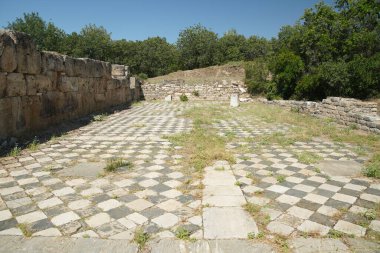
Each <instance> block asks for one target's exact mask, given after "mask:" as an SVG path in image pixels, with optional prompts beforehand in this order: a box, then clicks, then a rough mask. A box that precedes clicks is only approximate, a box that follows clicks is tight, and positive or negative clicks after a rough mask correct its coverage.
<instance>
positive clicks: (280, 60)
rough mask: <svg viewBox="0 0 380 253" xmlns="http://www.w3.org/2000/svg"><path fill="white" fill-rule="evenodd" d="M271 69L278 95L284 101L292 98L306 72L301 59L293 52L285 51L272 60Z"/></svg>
mask: <svg viewBox="0 0 380 253" xmlns="http://www.w3.org/2000/svg"><path fill="white" fill-rule="evenodd" d="M271 68H272V70H273V73H274V74H275V78H274V80H275V83H276V85H277V91H278V93H279V94H280V95H281V96H282V97H283V98H284V99H288V98H290V97H291V96H292V95H293V94H294V90H295V87H296V84H297V82H298V80H299V79H300V78H301V76H302V74H303V72H304V68H305V67H304V63H303V62H302V59H301V57H299V56H298V55H296V54H294V53H293V52H291V51H283V52H281V53H279V54H278V56H277V57H275V58H273V59H272V61H271Z"/></svg>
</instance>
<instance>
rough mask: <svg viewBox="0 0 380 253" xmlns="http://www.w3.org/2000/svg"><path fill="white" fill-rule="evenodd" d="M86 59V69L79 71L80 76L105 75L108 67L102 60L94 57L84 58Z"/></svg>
mask: <svg viewBox="0 0 380 253" xmlns="http://www.w3.org/2000/svg"><path fill="white" fill-rule="evenodd" d="M81 60H83V61H84V63H85V66H84V71H83V73H78V76H82V77H103V76H104V73H105V70H104V68H105V67H106V66H105V65H104V64H103V62H102V61H97V60H93V59H88V58H83V59H81Z"/></svg>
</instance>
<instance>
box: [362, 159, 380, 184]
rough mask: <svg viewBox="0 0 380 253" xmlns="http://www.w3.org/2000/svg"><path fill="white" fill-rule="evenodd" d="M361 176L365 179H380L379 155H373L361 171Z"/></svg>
mask: <svg viewBox="0 0 380 253" xmlns="http://www.w3.org/2000/svg"><path fill="white" fill-rule="evenodd" d="M363 174H364V175H365V176H367V177H374V178H380V153H377V154H375V155H373V157H372V158H371V160H370V161H369V163H368V164H367V165H366V167H365V168H364V169H363Z"/></svg>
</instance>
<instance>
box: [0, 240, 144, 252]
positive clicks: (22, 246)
mask: <svg viewBox="0 0 380 253" xmlns="http://www.w3.org/2000/svg"><path fill="white" fill-rule="evenodd" d="M0 245H1V247H0V253H8V252H12V253H24V252H28V253H56V252H61V253H69V252H70V253H82V252H113V253H137V252H138V246H137V245H136V244H134V243H130V242H129V241H125V240H105V239H98V238H65V237H33V238H23V237H21V236H0Z"/></svg>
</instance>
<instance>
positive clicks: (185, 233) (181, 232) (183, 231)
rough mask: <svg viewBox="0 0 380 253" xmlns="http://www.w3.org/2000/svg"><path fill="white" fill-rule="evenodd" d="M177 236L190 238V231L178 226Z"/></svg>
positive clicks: (185, 238)
mask: <svg viewBox="0 0 380 253" xmlns="http://www.w3.org/2000/svg"><path fill="white" fill-rule="evenodd" d="M175 236H176V237H177V238H178V239H181V240H189V239H190V232H189V231H188V230H187V229H186V228H184V227H179V228H177V231H176V232H175Z"/></svg>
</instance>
